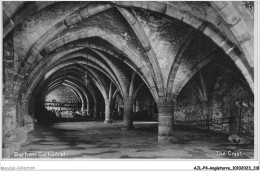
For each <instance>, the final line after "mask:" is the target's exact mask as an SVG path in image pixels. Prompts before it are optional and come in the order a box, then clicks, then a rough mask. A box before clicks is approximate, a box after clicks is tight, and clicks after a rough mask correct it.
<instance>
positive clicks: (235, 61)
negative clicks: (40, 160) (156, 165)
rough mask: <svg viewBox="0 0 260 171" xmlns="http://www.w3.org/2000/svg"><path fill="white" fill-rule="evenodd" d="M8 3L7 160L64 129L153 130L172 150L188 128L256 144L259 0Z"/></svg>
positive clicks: (5, 26)
mask: <svg viewBox="0 0 260 171" xmlns="http://www.w3.org/2000/svg"><path fill="white" fill-rule="evenodd" d="M2 6H3V8H2V9H3V46H4V47H3V67H4V69H3V93H4V94H3V104H4V107H3V140H2V141H3V146H2V149H3V156H4V157H12V154H13V152H14V151H17V150H19V149H21V148H23V145H22V144H23V143H24V142H27V141H30V138H31V136H32V134H33V133H34V132H35V131H37V129H38V126H42V127H41V128H43V127H44V126H45V127H46V126H47V127H50V125H52V124H55V123H56V124H57V123H59V124H62V123H64V122H66V123H70V124H77V123H78V122H80V125H88V124H92V125H93V126H95V124H93V123H96V122H97V123H98V124H97V125H102V127H103V128H104V129H108V128H109V127H111V126H112V127H113V126H115V125H117V126H115V127H116V128H117V131H118V132H120V134H128V133H129V131H130V130H131V131H130V133H129V134H133V133H134V132H135V131H137V132H138V131H142V130H139V129H138V128H139V127H140V125H142V123H153V124H154V125H153V127H156V130H157V131H156V132H155V133H156V137H158V140H155V142H154V143H159V144H171V145H172V146H174V145H175V144H178V140H179V139H181V137H182V134H178V136H177V133H175V130H177V129H180V128H185V129H186V127H191V128H196V129H198V130H201V132H204V131H208V133H209V134H212V135H213V134H215V133H216V132H218V133H219V134H221V135H227V136H228V135H230V134H232V133H239V135H240V136H242V137H243V135H252V136H251V138H252V137H253V135H254V122H253V121H254V29H253V28H254V15H253V14H254V2H246V1H243V2H235V1H232V2H220V1H217V2H213V1H211V2H206V1H202V2H185V1H182V2H177V1H174V2H145V1H143V2H137V1H135V2H131V1H126V2H123V1H118V2H117V1H115V2H88V1H84V2H61V1H60V2H56V1H50V2H45V1H37V2H33V1H29V2H25V1H19V2H14V1H10V2H8V1H5V2H3V4H2ZM135 123H138V124H135ZM157 123H158V124H157ZM151 125H152V124H151ZM106 127H108V128H106ZM148 127H149V124H148ZM157 127H158V129H157ZM113 128H114V127H113ZM93 129H94V128H93ZM148 130H149V129H148ZM152 130H153V129H152ZM50 131H51V130H50ZM148 132H149V131H148ZM143 134H145V132H143ZM29 135H30V136H29ZM183 136H184V135H183ZM227 136H226V139H225V138H224V139H223V141H225V142H226V141H227V142H228V139H227ZM130 138H131V137H130ZM47 141H48V140H47Z"/></svg>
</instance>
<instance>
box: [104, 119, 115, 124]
mask: <svg viewBox="0 0 260 171" xmlns="http://www.w3.org/2000/svg"><path fill="white" fill-rule="evenodd" d="M113 122H114V121H113V120H112V119H110V120H105V121H104V123H113Z"/></svg>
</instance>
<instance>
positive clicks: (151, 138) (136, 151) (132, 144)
mask: <svg viewBox="0 0 260 171" xmlns="http://www.w3.org/2000/svg"><path fill="white" fill-rule="evenodd" d="M134 126H135V130H130V131H122V130H121V129H120V127H121V123H119V122H118V123H113V124H104V123H103V122H93V121H92V122H63V123H56V124H53V125H49V126H37V127H36V128H35V130H34V131H32V132H30V133H29V135H28V139H27V141H26V142H25V143H24V144H23V145H22V146H21V150H20V151H18V152H16V153H15V154H14V156H13V158H84V159H85V158H87V159H97V158H102V159H103V158H104V159H221V158H222V159H223V158H225V159H241V158H243V159H249V158H253V157H254V147H253V145H234V144H230V143H229V142H228V140H227V136H225V135H218V134H209V133H202V132H198V131H191V130H189V131H187V130H186V131H185V130H175V131H174V135H175V137H176V138H177V139H178V142H177V143H175V144H168V145H161V144H158V142H157V123H155V122H153V123H151V122H135V123H134Z"/></svg>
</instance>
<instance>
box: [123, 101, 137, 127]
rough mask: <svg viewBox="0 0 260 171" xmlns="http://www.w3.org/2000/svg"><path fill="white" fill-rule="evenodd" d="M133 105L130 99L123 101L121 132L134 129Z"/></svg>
mask: <svg viewBox="0 0 260 171" xmlns="http://www.w3.org/2000/svg"><path fill="white" fill-rule="evenodd" d="M133 105H134V100H133V98H132V97H128V98H125V99H124V114H123V127H122V130H130V129H134V126H133V116H132V115H133Z"/></svg>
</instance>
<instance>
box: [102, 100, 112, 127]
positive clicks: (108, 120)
mask: <svg viewBox="0 0 260 171" xmlns="http://www.w3.org/2000/svg"><path fill="white" fill-rule="evenodd" d="M110 104H111V100H105V121H104V123H112V119H111V111H110Z"/></svg>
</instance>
